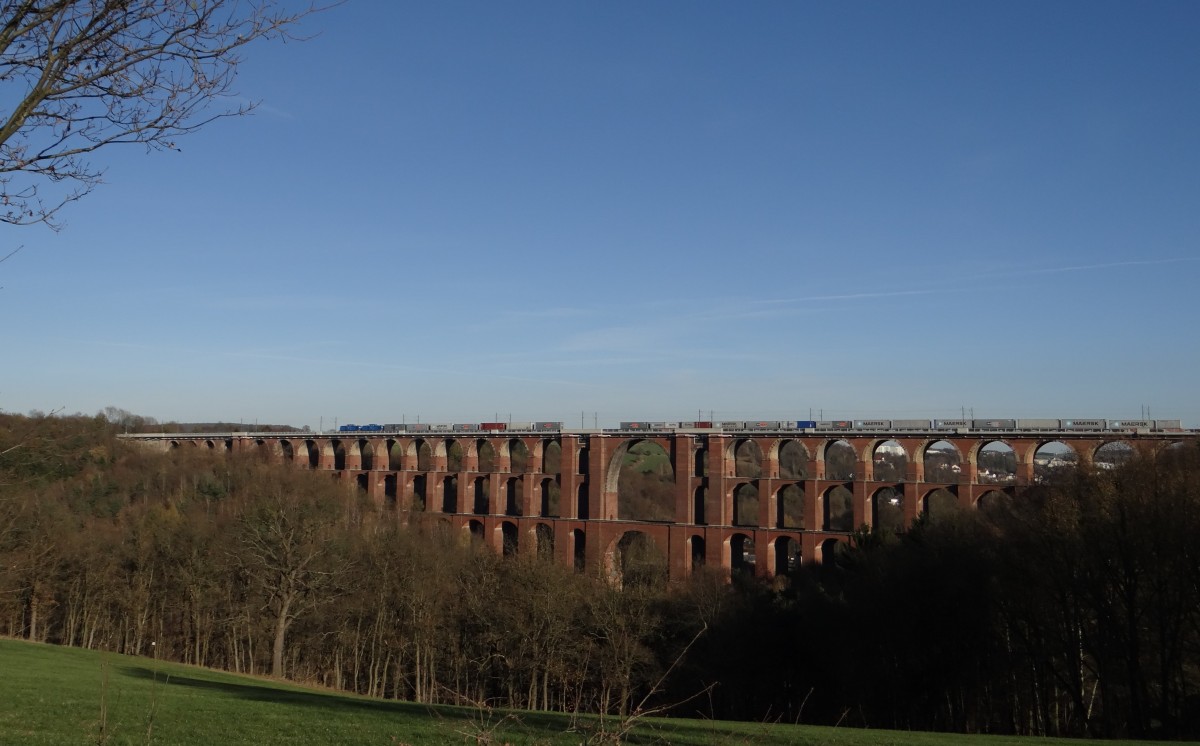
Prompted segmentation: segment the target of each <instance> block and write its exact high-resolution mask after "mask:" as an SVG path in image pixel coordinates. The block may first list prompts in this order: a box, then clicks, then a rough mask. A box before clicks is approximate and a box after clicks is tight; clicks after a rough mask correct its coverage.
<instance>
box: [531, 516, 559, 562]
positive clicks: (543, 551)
mask: <svg viewBox="0 0 1200 746" xmlns="http://www.w3.org/2000/svg"><path fill="white" fill-rule="evenodd" d="M533 541H534V546H535V547H537V556H538V559H542V560H552V559H554V529H553V528H551V527H550V524H548V523H538V524H537V525H535V526H534V529H533Z"/></svg>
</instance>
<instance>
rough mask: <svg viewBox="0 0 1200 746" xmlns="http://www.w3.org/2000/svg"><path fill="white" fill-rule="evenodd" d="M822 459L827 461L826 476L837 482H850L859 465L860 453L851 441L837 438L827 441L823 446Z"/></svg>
mask: <svg viewBox="0 0 1200 746" xmlns="http://www.w3.org/2000/svg"><path fill="white" fill-rule="evenodd" d="M821 456H822V459H821V460H822V461H824V462H825V478H826V479H828V480H830V481H836V482H849V481H851V480H853V479H854V467H855V466H856V465H857V461H858V453H857V452H856V451H855V450H854V446H852V445H850V441H848V440H846V439H845V438H836V439H830V440H827V441H825V445H824V446H823V447H822V448H821Z"/></svg>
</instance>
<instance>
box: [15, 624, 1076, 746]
mask: <svg viewBox="0 0 1200 746" xmlns="http://www.w3.org/2000/svg"><path fill="white" fill-rule="evenodd" d="M102 702H103V703H105V704H106V705H107V710H108V712H107V736H108V737H107V740H105V739H104V738H102V734H101V727H100V721H101V704H102ZM609 725H610V729H611V725H612V723H611V722H610V723H609ZM597 727H598V726H597V723H596V721H595V720H588V721H586V722H584V723H583V724H582V728H581V729H574V730H573V729H572V728H571V724H570V720H569V719H568V718H567V717H565V716H560V715H549V714H543V713H516V714H513V715H511V716H510V717H508V718H505V717H503V716H501V715H500V714H492V715H490V716H489V715H488V714H486V713H481V712H480V711H476V710H471V709H462V708H446V707H442V708H427V707H424V706H420V705H413V704H406V703H400V702H382V701H379V700H371V699H366V698H361V697H353V696H346V695H339V694H333V693H330V692H326V691H323V690H313V689H305V688H302V687H296V686H289V685H283V684H278V683H276V682H273V681H264V680H260V679H254V678H249V677H244V676H234V675H232V674H225V673H220V672H216V671H209V670H206V669H199V668H191V667H187V666H181V665H176V664H170V663H160V662H157V661H154V660H151V659H147V658H131V657H127V656H118V655H112V654H107V653H98V652H94V651H86V650H78V649H72V648H59V647H54V646H45V645H35V644H30V643H26V642H20V641H14V640H0V743H4V744H9V743H21V744H56V745H57V744H86V743H92V744H95V743H109V744H145V743H159V744H214V743H220V744H289V745H295V744H340V743H354V744H391V745H392V746H395V745H396V744H425V743H492V742H494V743H512V744H578V743H583V742H585V741H587V740H588V737H589V732H588V731H589V730H590V731H591V733H592V735H595V731H596V729H597ZM492 728H495V730H494V731H492ZM488 734H490V735H491V736H492V740H488V739H487V737H486V736H487V735H488ZM480 736H483V738H481V739H478V740H477V737H480ZM964 741H968V742H974V743H977V744H980V745H981V746H1001V745H1003V744H1021V745H1022V746H1025V745H1026V744H1029V743H1031V741H1032V739H1019V738H1001V737H987V736H982V737H976V738H965V737H964V736H958V735H935V734H929V733H897V732H892V731H861V730H851V729H844V728H843V729H838V730H834V729H832V728H817V727H797V726H787V725H762V724H756V723H714V722H704V721H686V720H681V721H663V720H656V721H652V722H651V721H646V722H643V723H640V724H639V727H638V728H637V729H636V730H635V731H634V733H633V734H632V735H631V737H630V738H629V739H627V742H628V743H670V744H724V743H741V744H845V745H855V744H863V745H865V744H897V745H904V744H926V743H945V744H951V743H963V742H964ZM1036 742H1037V744H1038V745H1039V746H1043V745H1045V744H1058V743H1071V742H1069V741H1056V740H1054V739H1037V741H1036Z"/></svg>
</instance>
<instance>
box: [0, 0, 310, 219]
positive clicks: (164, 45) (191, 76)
mask: <svg viewBox="0 0 1200 746" xmlns="http://www.w3.org/2000/svg"><path fill="white" fill-rule="evenodd" d="M283 4H284V3H283V2H281V0H3V2H2V3H0V98H2V99H3V100H4V101H6V102H13V103H12V104H10V105H11V106H12V108H11V109H10V110H9V111H8V112H7V114H5V113H3V112H0V222H5V223H10V224H14V225H24V224H31V223H45V224H46V225H48V226H50V227H51V228H55V229H57V227H58V223H57V222H56V221H55V215H56V214H57V213H58V211H59V210H60V209H61V208H62V207H63V206H64V205H66V204H68V203H70V202H74V201H75V200H77V199H79V198H81V197H83V196H84V195H86V194H87V193H88V192H90V191H91V190H92V189H93V188H94V187H95V186H96V185H97V184H98V183H100V180H101V176H102V175H103V170H102V169H101V168H100V167H98V166H95V165H93V164H92V163H91V162H90V161H89V156H90V155H91V154H92V153H93V152H94V151H96V150H99V149H100V148H103V147H105V146H107V145H112V144H116V143H141V144H143V145H145V146H146V147H147V148H149V149H175V148H176V146H175V140H176V138H177V137H179V136H180V135H183V134H186V133H188V132H191V131H193V130H195V129H198V128H199V127H201V126H203V125H205V124H207V123H208V122H211V121H212V120H214V119H217V118H220V117H226V116H236V115H241V114H245V113H247V112H249V111H250V110H251V109H253V108H254V105H253V104H252V103H246V102H240V101H235V100H231V99H229V98H228V97H229V96H230V95H231V94H232V84H233V81H234V77H235V74H236V72H237V67H238V64H239V62H240V61H241V57H240V52H241V50H242V48H243V47H244V46H245V45H247V44H249V43H251V42H253V41H255V40H257V39H269V38H276V39H278V38H288V37H289V34H290V31H291V30H292V29H293V28H294V27H295V25H296V22H297V21H299V20H300V19H301V18H303V17H304V16H306V15H308V14H310V13H312V12H313V11H314V10H315V8H314V7H312V6H307V7H304V8H301V9H300V10H288V9H285V8H283V7H281V6H282V5H283ZM220 99H224V104H225V106H224V107H223V108H222V106H221V105H220V104H218V103H217V102H218V100H220Z"/></svg>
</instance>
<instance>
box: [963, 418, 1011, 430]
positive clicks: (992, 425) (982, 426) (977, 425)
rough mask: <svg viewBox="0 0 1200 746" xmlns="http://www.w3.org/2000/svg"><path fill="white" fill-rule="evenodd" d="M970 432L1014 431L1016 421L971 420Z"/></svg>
mask: <svg viewBox="0 0 1200 746" xmlns="http://www.w3.org/2000/svg"><path fill="white" fill-rule="evenodd" d="M971 429H972V430H1016V429H1017V421H1016V420H971Z"/></svg>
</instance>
